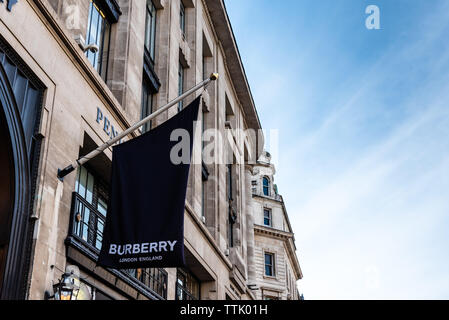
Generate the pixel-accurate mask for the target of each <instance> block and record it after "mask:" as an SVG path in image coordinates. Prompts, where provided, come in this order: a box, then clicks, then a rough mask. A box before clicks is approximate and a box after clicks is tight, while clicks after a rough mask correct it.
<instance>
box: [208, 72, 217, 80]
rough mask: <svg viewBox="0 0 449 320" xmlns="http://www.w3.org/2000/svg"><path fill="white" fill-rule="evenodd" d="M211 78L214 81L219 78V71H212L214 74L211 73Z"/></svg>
mask: <svg viewBox="0 0 449 320" xmlns="http://www.w3.org/2000/svg"><path fill="white" fill-rule="evenodd" d="M209 79H211V80H212V81H215V80H217V79H218V73H212V74H211V75H210V78H209Z"/></svg>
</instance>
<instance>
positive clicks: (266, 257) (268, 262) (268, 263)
mask: <svg viewBox="0 0 449 320" xmlns="http://www.w3.org/2000/svg"><path fill="white" fill-rule="evenodd" d="M265 264H267V265H271V254H265Z"/></svg>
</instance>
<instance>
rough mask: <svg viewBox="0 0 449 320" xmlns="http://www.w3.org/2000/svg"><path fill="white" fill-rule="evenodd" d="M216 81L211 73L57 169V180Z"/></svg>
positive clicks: (215, 76)
mask: <svg viewBox="0 0 449 320" xmlns="http://www.w3.org/2000/svg"><path fill="white" fill-rule="evenodd" d="M217 79H218V73H213V74H212V75H211V76H210V78H209V79H206V80H204V81H202V82H200V83H199V84H197V85H196V86H194V87H193V88H192V89H190V90H188V91H186V92H185V93H183V94H182V95H180V96H179V97H177V98H176V99H174V100H173V101H171V102H169V103H168V104H166V105H165V106H163V107H162V108H160V109H159V110H157V111H156V112H153V113H152V114H150V115H149V116H148V117H146V118H144V119H142V120H140V121H139V122H137V123H136V124H134V125H133V126H132V127H130V128H128V129H127V130H125V131H123V132H122V133H120V134H119V135H117V136H116V137H115V138H113V139H111V140H109V141H107V142H106V143H105V144H103V145H101V146H99V147H98V148H97V149H95V150H94V151H92V152H90V153H89V154H87V155H85V156H84V157H81V158H79V159H78V160H75V161H74V162H73V163H71V164H70V165H69V166H67V167H65V168H64V169H62V170H61V169H58V179H59V180H61V181H62V180H63V179H64V177H65V176H67V175H68V174H70V173H72V172H73V171H75V169H76V168H78V167H80V166H82V165H83V164H85V163H86V162H88V161H89V160H92V159H93V158H95V157H96V156H98V155H99V154H101V153H102V152H103V151H104V150H106V149H107V148H109V147H110V146H112V145H114V144H115V143H116V142H118V141H120V140H121V139H122V138H123V137H126V136H127V135H128V134H130V133H132V132H134V131H136V130H137V129H138V128H140V127H141V126H143V125H144V124H145V123H147V122H148V121H150V120H152V119H154V118H155V117H157V116H158V115H160V114H161V113H162V112H164V111H167V110H168V109H169V108H170V107H173V106H174V105H175V104H177V103H178V102H180V101H182V100H183V99H185V98H186V97H188V96H190V95H191V94H192V93H194V92H196V91H197V90H198V89H201V88H202V87H204V86H206V85H208V84H209V83H210V82H211V81H215V80H217Z"/></svg>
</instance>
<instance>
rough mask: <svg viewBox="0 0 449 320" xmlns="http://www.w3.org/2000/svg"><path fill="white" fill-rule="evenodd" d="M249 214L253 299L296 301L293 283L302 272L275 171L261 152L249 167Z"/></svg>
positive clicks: (267, 154)
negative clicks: (254, 296)
mask: <svg viewBox="0 0 449 320" xmlns="http://www.w3.org/2000/svg"><path fill="white" fill-rule="evenodd" d="M252 173H253V176H252V182H251V184H252V197H253V203H252V212H253V219H254V222H253V226H254V258H253V259H254V273H252V274H250V275H249V276H250V278H251V280H252V283H254V284H255V285H256V286H257V288H258V290H257V291H255V292H256V297H257V299H270V300H271V299H275V300H300V299H301V298H302V297H301V296H300V295H299V293H298V289H297V286H296V283H297V281H298V280H300V279H302V271H301V267H300V264H299V261H298V257H297V256H296V246H295V237H294V233H293V230H292V226H291V224H290V220H289V217H288V214H287V210H286V208H285V203H284V200H283V198H282V196H281V195H280V194H279V193H278V188H277V185H276V184H274V175H275V173H276V169H275V167H274V165H273V164H272V163H271V155H270V154H269V153H268V152H266V151H265V152H263V154H262V155H261V157H260V158H259V160H258V161H257V164H256V165H254V166H253V171H252Z"/></svg>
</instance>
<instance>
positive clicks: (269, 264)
mask: <svg viewBox="0 0 449 320" xmlns="http://www.w3.org/2000/svg"><path fill="white" fill-rule="evenodd" d="M274 272H275V269H274V254H272V253H265V275H266V276H269V277H274Z"/></svg>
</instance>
